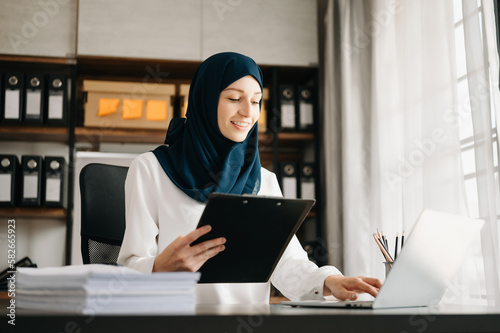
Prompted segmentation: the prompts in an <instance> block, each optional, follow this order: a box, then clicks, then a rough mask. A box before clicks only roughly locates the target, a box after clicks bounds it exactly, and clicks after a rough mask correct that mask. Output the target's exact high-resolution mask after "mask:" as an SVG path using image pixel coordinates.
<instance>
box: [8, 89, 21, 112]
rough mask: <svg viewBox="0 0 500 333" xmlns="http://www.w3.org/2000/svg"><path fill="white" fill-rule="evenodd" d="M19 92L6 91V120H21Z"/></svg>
mask: <svg viewBox="0 0 500 333" xmlns="http://www.w3.org/2000/svg"><path fill="white" fill-rule="evenodd" d="M20 117H21V113H20V110H19V90H5V119H19V118H20Z"/></svg>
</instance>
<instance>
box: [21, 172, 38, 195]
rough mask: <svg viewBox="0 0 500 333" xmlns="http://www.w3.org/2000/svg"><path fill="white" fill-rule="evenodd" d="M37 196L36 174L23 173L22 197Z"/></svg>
mask: <svg viewBox="0 0 500 333" xmlns="http://www.w3.org/2000/svg"><path fill="white" fill-rule="evenodd" d="M36 198H38V175H25V176H24V186H23V199H36Z"/></svg>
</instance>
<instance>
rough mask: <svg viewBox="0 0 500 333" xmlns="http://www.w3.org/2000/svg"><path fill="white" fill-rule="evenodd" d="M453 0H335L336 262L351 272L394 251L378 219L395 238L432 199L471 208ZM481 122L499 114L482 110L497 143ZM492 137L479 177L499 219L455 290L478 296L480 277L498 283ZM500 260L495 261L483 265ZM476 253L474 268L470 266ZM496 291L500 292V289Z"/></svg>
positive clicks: (331, 90)
mask: <svg viewBox="0 0 500 333" xmlns="http://www.w3.org/2000/svg"><path fill="white" fill-rule="evenodd" d="M468 1H471V2H476V0H464V2H468ZM454 8H455V6H454V2H453V1H452V0H447V1H433V0H404V1H390V0H373V1H362V0H353V1H348V0H330V1H329V3H328V10H327V13H326V15H325V29H326V34H325V58H324V59H325V60H324V68H325V73H324V80H325V82H324V87H325V100H324V105H325V114H324V119H323V124H324V132H325V144H324V154H325V170H326V171H325V172H326V179H328V180H329V181H328V182H327V184H326V201H327V204H326V207H327V208H326V211H325V216H326V220H327V221H328V222H327V233H328V235H327V236H328V237H327V238H328V244H330V246H329V252H330V258H331V261H332V264H334V265H337V266H340V267H342V268H343V271H344V274H346V275H370V276H377V277H381V278H383V277H384V270H383V269H384V267H383V265H382V261H383V258H382V256H381V254H380V251H379V249H378V248H377V246H376V245H375V242H374V240H373V238H372V233H373V232H375V231H376V230H377V229H378V230H381V231H383V232H384V233H385V234H386V235H387V236H388V237H389V243H390V244H389V246H390V248H393V246H394V245H393V244H394V242H393V240H394V237H395V236H396V233H399V234H400V235H401V233H402V232H404V231H406V232H407V233H408V232H409V231H411V228H412V227H413V224H414V222H415V221H416V219H417V217H418V215H419V214H420V212H421V211H422V210H423V209H424V208H428V209H435V210H439V211H444V212H449V213H454V214H459V215H467V214H469V215H470V212H469V210H470V209H469V205H468V201H467V199H468V196H467V194H466V192H467V191H466V186H465V183H464V176H463V168H462V158H461V157H462V150H463V149H462V146H463V141H461V138H460V126H461V121H462V120H461V118H460V116H461V115H462V114H463V113H464V112H463V110H462V108H463V107H462V104H460V101H459V98H458V83H457V68H456V60H455V59H456V51H455V49H456V46H455V18H454ZM483 9H484V6H483ZM464 10H465V6H464ZM485 21H487V20H485ZM464 28H465V20H464ZM483 33H484V30H483ZM474 38H476V37H474V36H473V37H472V39H474ZM475 42H477V41H473V42H467V38H466V43H465V44H467V47H475V46H470V45H468V44H470V43H475ZM484 50H485V51H486V50H488V49H487V48H484ZM490 53H493V52H490ZM494 54H496V52H495V53H494ZM483 60H485V61H487V58H484V57H483ZM467 65H468V66H469V62H468V61H467ZM496 77H498V72H497V76H496ZM486 82H489V81H488V79H486ZM469 83H470V82H469ZM489 111H490V109H489V108H488V110H481V112H483V113H484V112H486V113H487V112H489ZM488 115H489V114H488ZM469 118H470V116H469ZM497 119H498V118H497ZM476 123H477V125H476ZM488 125H490V127H487V126H488ZM481 126H486V127H483V129H484V128H489V131H488V133H491V128H492V127H491V123H490V124H486V122H485V121H484V119H483V118H481V119H480V120H478V121H475V124H474V144H475V145H479V144H486V145H488V144H489V143H491V140H492V137H491V135H490V136H489V137H488V138H489V142H486V143H485V139H484V136H485V132H484V130H483V131H482V132H480V130H479V127H481ZM497 128H498V127H497ZM332 129H333V130H334V131H332ZM332 132H333V133H332ZM481 133H482V134H481ZM477 135H481V136H482V137H481V140H480V138H479V137H477ZM491 147H492V146H491V145H490V146H489V148H490V149H489V153H487V154H486V155H484V156H483V155H482V156H481V157H478V156H477V155H478V150H477V149H476V159H477V158H481V159H482V161H483V164H484V165H486V166H487V167H485V168H486V169H488V170H487V171H488V176H485V177H490V178H486V179H485V180H484V181H481V180H480V177H478V183H477V184H478V192H482V191H483V189H482V188H481V186H483V185H484V186H487V187H488V189H487V191H486V192H485V194H484V195H485V196H486V199H484V198H480V199H479V200H480V201H481V202H483V201H484V202H486V203H485V207H487V208H484V209H487V211H484V213H483V212H481V217H482V218H488V219H489V222H488V223H489V228H490V230H489V231H486V232H485V233H488V235H486V234H485V233H483V235H482V238H481V239H478V240H477V247H476V250H475V251H472V253H471V255H470V256H469V257H470V258H468V260H467V261H466V264H464V268H463V270H462V274H459V276H458V277H457V280H456V281H454V282H453V283H454V288H450V289H452V290H454V292H453V294H452V295H451V297H450V296H449V295H448V297H447V298H446V300H447V301H450V302H457V301H464V300H470V298H471V297H472V296H470V295H472V294H475V295H476V297H480V296H477V295H480V294H481V292H480V291H479V289H480V287H477V288H476V287H474V286H475V285H477V283H478V281H480V282H481V281H483V282H484V281H485V276H486V277H487V279H486V285H487V286H488V285H489V284H490V286H489V291H488V295H495V292H494V290H495V288H497V289H498V284H499V282H498V265H499V264H498V256H496V254H498V228H497V225H498V224H497V213H496V212H497V207H496V206H495V204H497V203H498V199H497V198H498V193H496V192H495V191H496V190H497V189H498V177H497V179H493V180H492V179H491V177H492V176H493V172H494V171H495V169H494V168H493V162H492V159H491V153H492V149H491ZM481 152H482V151H481ZM488 154H489V155H488ZM477 163H478V161H477V160H476V164H477ZM478 171H479V170H478ZM478 174H479V173H478ZM481 184H483V185H481ZM495 195H496V197H495ZM339 233H341V235H342V237H339ZM491 235H493V236H491ZM488 238H489V239H488ZM340 245H341V247H340ZM340 248H341V249H342V257H341V258H339V255H338V253H339V252H341V251H340ZM335 251H336V253H334V252H335ZM485 251H487V252H488V253H492V255H493V256H492V257H490V256H489V254H488V255H484V253H485ZM332 254H333V255H332ZM488 258H489V259H488ZM483 259H484V262H483ZM490 259H491V260H490ZM492 260H497V261H496V264H493V265H492V266H491V270H489V271H485V272H483V270H484V267H486V265H487V262H488V265H490V264H492ZM471 265H473V267H475V268H476V269H475V271H474V272H473V274H471V273H470V272H469V273H467V271H470V267H471ZM487 270H488V269H487ZM488 281H489V282H490V283H488ZM495 286H496V287H495ZM456 290H459V292H457V291H456ZM494 299H496V300H497V302H498V296H494Z"/></svg>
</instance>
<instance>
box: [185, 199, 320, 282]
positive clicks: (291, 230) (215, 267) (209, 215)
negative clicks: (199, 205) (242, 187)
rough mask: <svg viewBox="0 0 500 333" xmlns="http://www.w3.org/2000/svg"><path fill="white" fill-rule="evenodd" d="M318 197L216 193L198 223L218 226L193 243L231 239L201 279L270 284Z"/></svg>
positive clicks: (212, 259)
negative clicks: (283, 256)
mask: <svg viewBox="0 0 500 333" xmlns="http://www.w3.org/2000/svg"><path fill="white" fill-rule="evenodd" d="M314 203H315V200H314V199H285V198H281V197H265V196H253V195H252V196H250V195H232V194H220V193H213V194H211V195H210V196H209V198H208V201H207V205H206V207H205V210H204V211H203V214H202V216H201V218H200V222H199V223H198V228H199V227H201V226H203V225H207V224H209V225H210V226H212V230H211V231H210V232H209V233H208V234H206V235H203V236H202V237H200V238H198V239H197V240H196V241H195V242H193V243H192V245H194V244H198V243H201V242H203V241H206V240H209V239H214V238H218V237H225V238H226V239H227V242H226V244H224V245H225V247H226V249H225V250H224V251H222V252H220V253H219V254H217V255H216V256H215V257H213V258H211V259H209V260H208V261H207V262H206V263H205V264H204V265H203V266H202V267H201V268H200V270H199V272H201V278H200V281H199V283H251V282H252V283H260V282H267V281H269V278H270V277H271V274H272V273H273V271H274V268H275V267H276V265H277V264H278V261H279V260H280V258H281V256H282V254H283V252H284V251H285V249H286V247H287V246H288V243H289V242H290V240H291V239H292V237H293V235H295V233H296V232H297V230H298V229H299V227H300V225H301V224H302V222H303V221H304V219H305V218H306V217H307V214H308V213H309V211H310V210H311V208H312V206H313V205H314Z"/></svg>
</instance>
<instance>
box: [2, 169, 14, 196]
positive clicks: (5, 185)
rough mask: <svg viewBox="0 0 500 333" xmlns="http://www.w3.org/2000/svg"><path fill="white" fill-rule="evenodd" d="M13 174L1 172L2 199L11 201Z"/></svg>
mask: <svg viewBox="0 0 500 333" xmlns="http://www.w3.org/2000/svg"><path fill="white" fill-rule="evenodd" d="M11 182H12V175H11V174H0V201H2V202H3V201H5V202H10V201H11V199H12V198H11V197H10V190H11V186H12V183H11Z"/></svg>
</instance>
